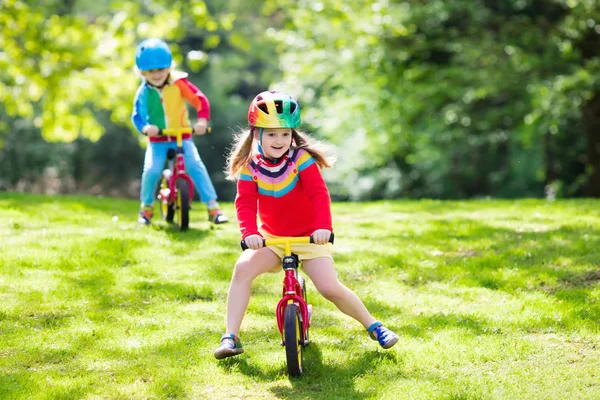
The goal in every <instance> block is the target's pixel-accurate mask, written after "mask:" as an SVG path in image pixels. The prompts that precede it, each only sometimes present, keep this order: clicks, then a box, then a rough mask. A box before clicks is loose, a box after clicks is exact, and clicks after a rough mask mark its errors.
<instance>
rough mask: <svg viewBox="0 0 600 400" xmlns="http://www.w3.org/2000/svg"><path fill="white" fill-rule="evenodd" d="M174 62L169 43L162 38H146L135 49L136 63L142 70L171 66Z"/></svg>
mask: <svg viewBox="0 0 600 400" xmlns="http://www.w3.org/2000/svg"><path fill="white" fill-rule="evenodd" d="M172 62H173V56H172V55H171V49H169V45H167V44H166V43H165V42H164V41H162V40H160V39H154V38H153V39H146V40H144V41H143V42H142V43H140V44H139V46H138V47H137V49H136V51H135V65H137V67H138V69H139V70H140V71H148V70H150V69H159V68H169V67H170V66H171V64H172Z"/></svg>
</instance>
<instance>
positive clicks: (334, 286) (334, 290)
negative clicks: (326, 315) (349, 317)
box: [317, 279, 344, 300]
mask: <svg viewBox="0 0 600 400" xmlns="http://www.w3.org/2000/svg"><path fill="white" fill-rule="evenodd" d="M317 290H318V291H319V293H321V295H322V296H323V297H325V298H326V299H327V300H333V299H336V298H338V297H340V296H342V295H343V292H344V286H343V285H342V284H341V283H340V281H338V280H337V279H336V280H335V281H330V282H326V283H322V284H320V285H318V286H317Z"/></svg>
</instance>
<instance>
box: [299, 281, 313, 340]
mask: <svg viewBox="0 0 600 400" xmlns="http://www.w3.org/2000/svg"><path fill="white" fill-rule="evenodd" d="M298 282H299V283H300V287H301V288H302V298H303V299H304V302H305V303H306V307H308V321H302V326H306V335H304V342H303V343H302V344H303V345H304V346H306V345H308V341H309V336H308V331H309V330H310V318H311V316H312V306H311V305H309V304H308V293H306V280H305V279H304V277H303V276H299V277H298Z"/></svg>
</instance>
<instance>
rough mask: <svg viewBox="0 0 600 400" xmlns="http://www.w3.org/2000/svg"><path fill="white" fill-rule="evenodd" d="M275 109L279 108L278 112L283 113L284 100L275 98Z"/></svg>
mask: <svg viewBox="0 0 600 400" xmlns="http://www.w3.org/2000/svg"><path fill="white" fill-rule="evenodd" d="M274 103H275V109H276V110H277V114H283V101H281V100H275V101H274Z"/></svg>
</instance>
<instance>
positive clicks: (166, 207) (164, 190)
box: [158, 177, 175, 223]
mask: <svg viewBox="0 0 600 400" xmlns="http://www.w3.org/2000/svg"><path fill="white" fill-rule="evenodd" d="M168 191H169V181H168V180H167V179H166V178H164V177H163V178H162V179H161V181H160V188H159V191H158V201H159V204H160V216H161V217H162V219H163V220H164V221H166V222H169V223H171V222H173V219H174V218H175V205H174V204H173V203H172V202H169V193H168Z"/></svg>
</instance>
